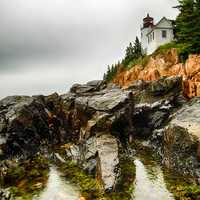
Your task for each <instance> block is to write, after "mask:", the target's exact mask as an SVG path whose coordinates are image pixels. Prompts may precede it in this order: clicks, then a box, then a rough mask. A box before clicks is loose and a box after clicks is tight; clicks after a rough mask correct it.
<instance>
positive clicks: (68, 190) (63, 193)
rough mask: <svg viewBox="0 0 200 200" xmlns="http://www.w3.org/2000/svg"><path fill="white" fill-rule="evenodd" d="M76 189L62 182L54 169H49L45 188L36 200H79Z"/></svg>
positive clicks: (78, 193)
mask: <svg viewBox="0 0 200 200" xmlns="http://www.w3.org/2000/svg"><path fill="white" fill-rule="evenodd" d="M79 198H80V192H79V191H78V189H77V188H76V187H75V186H74V185H72V184H70V183H69V182H67V181H65V180H63V179H62V178H61V176H60V173H59V172H58V171H57V170H56V168H55V167H51V168H50V172H49V178H48V182H47V186H46V188H45V189H44V191H43V192H42V193H41V195H40V196H39V197H38V198H36V199H37V200H79ZM36 199H35V200H36Z"/></svg>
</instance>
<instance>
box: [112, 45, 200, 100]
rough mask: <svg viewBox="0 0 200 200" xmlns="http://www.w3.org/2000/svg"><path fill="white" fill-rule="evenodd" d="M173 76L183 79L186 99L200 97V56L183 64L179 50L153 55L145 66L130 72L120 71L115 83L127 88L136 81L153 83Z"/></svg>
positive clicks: (139, 66) (137, 67) (134, 67)
mask: <svg viewBox="0 0 200 200" xmlns="http://www.w3.org/2000/svg"><path fill="white" fill-rule="evenodd" d="M171 76H181V77H182V80H183V93H184V95H185V96H186V97H189V98H192V97H195V96H200V55H190V56H189V58H188V59H187V60H186V62H185V63H181V62H180V59H179V56H178V50H177V49H170V50H168V51H166V52H165V53H158V54H153V55H152V56H150V57H149V58H148V61H147V63H146V64H145V66H142V65H140V64H139V65H135V66H133V67H132V68H131V69H129V70H124V71H118V73H117V75H116V77H115V78H114V80H113V83H115V84H117V85H120V86H121V87H122V88H127V87H129V86H130V85H131V84H132V83H133V82H134V81H136V80H143V81H153V80H158V79H160V78H161V77H171Z"/></svg>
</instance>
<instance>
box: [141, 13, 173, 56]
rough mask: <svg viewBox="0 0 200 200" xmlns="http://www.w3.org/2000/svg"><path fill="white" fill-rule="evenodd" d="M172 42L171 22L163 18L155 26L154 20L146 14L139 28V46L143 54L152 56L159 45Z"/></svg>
mask: <svg viewBox="0 0 200 200" xmlns="http://www.w3.org/2000/svg"><path fill="white" fill-rule="evenodd" d="M173 40H174V28H173V21H172V20H169V19H167V18H166V17H163V18H162V19H161V20H160V21H159V22H158V23H157V24H154V19H153V18H152V17H150V16H149V14H147V17H145V18H144V19H143V25H142V27H141V44H142V49H143V52H144V53H145V54H147V55H150V54H152V53H153V52H154V51H155V50H156V49H157V48H158V47H159V46H160V45H163V44H166V43H169V42H172V41H173Z"/></svg>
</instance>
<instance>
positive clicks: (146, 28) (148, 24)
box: [141, 14, 154, 54]
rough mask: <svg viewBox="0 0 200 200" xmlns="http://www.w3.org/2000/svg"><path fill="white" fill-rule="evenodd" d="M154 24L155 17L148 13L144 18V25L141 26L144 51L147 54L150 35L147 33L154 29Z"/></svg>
mask: <svg viewBox="0 0 200 200" xmlns="http://www.w3.org/2000/svg"><path fill="white" fill-rule="evenodd" d="M153 26H154V19H153V18H152V17H150V16H149V14H147V16H146V17H145V18H144V19H143V26H142V28H141V44H142V49H143V53H145V54H147V53H148V52H147V51H148V45H149V41H148V39H149V38H148V37H147V34H148V33H149V32H150V31H151V30H152V28H153Z"/></svg>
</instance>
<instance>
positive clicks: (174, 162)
mask: <svg viewBox="0 0 200 200" xmlns="http://www.w3.org/2000/svg"><path fill="white" fill-rule="evenodd" d="M199 119H200V99H199V98H197V99H194V100H193V101H192V102H190V103H189V104H186V105H184V106H183V108H182V109H181V110H180V111H178V112H177V113H176V115H175V116H174V118H173V119H172V121H171V122H170V123H169V126H168V127H167V128H166V130H165V132H164V163H165V165H166V166H168V167H169V168H175V169H177V170H178V171H182V172H183V173H186V174H190V175H192V176H194V177H199V175H200V170H199V161H198V156H199V155H198V152H199V151H198V149H199V144H200V134H199V130H200V125H199V124H200V120H199Z"/></svg>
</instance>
